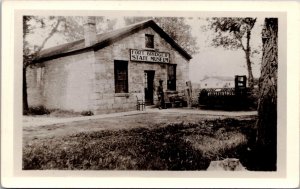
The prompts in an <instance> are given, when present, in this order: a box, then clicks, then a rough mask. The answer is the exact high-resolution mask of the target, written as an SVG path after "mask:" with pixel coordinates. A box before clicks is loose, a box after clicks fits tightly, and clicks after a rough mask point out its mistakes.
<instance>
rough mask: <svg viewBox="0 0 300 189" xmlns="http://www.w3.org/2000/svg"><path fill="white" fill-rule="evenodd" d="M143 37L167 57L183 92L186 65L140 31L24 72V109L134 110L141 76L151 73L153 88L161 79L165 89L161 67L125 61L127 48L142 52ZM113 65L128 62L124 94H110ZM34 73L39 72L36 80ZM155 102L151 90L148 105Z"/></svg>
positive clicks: (162, 42)
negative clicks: (26, 81) (25, 84)
mask: <svg viewBox="0 0 300 189" xmlns="http://www.w3.org/2000/svg"><path fill="white" fill-rule="evenodd" d="M145 34H152V35H154V45H155V46H154V49H156V50H158V51H159V52H168V53H170V63H172V64H177V68H176V78H177V81H176V87H177V91H183V90H184V89H185V82H186V81H187V80H189V75H188V71H189V64H188V60H186V59H185V58H184V57H183V56H182V55H181V54H179V53H178V52H177V51H176V50H175V49H173V48H172V47H171V45H170V44H169V43H168V42H166V41H165V40H164V39H163V38H161V37H160V36H159V34H157V33H156V32H155V31H154V30H153V29H152V28H146V29H144V30H141V31H139V32H137V33H134V34H132V35H130V36H128V37H126V38H124V39H122V40H120V41H118V42H115V43H113V44H112V45H109V46H107V47H105V48H103V49H100V50H98V51H96V52H94V51H90V52H85V53H80V54H77V55H71V56H66V57H62V58H57V59H53V60H50V61H47V62H44V63H41V64H38V66H33V67H31V68H29V69H28V71H27V78H28V101H29V106H38V105H43V106H45V107H46V108H48V109H62V110H72V111H85V110H91V111H93V112H94V113H96V114H101V113H110V112H120V111H129V110H135V109H136V100H137V97H138V98H139V99H144V96H145V94H144V83H145V81H144V71H145V70H154V71H155V76H154V89H155V90H156V88H157V86H158V85H159V80H160V79H162V80H164V83H163V84H164V86H163V87H164V90H167V65H166V64H160V63H147V62H131V61H130V58H129V49H140V50H141V49H147V48H145ZM151 50H152V49H151ZM114 60H123V61H128V87H129V92H128V93H126V94H124V93H123V94H122V93H121V94H120V93H115V81H114V79H115V78H114ZM38 70H42V71H41V73H42V76H41V77H40V81H39V80H38V79H37V78H38V73H39V71H38ZM156 102H157V95H156V91H154V103H156Z"/></svg>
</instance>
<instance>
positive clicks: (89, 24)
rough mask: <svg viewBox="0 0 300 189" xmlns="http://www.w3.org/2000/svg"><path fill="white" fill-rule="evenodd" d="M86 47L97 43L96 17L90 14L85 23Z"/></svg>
mask: <svg viewBox="0 0 300 189" xmlns="http://www.w3.org/2000/svg"><path fill="white" fill-rule="evenodd" d="M83 28H84V43H85V47H89V46H91V45H94V44H95V43H97V36H96V34H97V30H96V18H95V17H94V16H88V17H87V19H86V20H85V22H84V25H83Z"/></svg>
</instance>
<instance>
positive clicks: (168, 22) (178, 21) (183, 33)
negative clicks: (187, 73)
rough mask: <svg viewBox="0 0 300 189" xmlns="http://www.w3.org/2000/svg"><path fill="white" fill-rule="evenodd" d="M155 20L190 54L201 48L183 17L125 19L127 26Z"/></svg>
mask: <svg viewBox="0 0 300 189" xmlns="http://www.w3.org/2000/svg"><path fill="white" fill-rule="evenodd" d="M149 19H153V20H154V21H155V22H156V23H157V24H158V25H159V26H160V27H161V28H162V29H163V30H164V31H165V32H166V33H167V34H168V35H169V36H170V37H171V38H173V39H174V40H175V41H176V42H177V43H178V44H179V45H180V46H181V47H183V48H184V49H185V50H186V51H187V52H188V53H190V54H195V53H197V52H198V50H199V48H198V46H197V40H196V38H195V37H193V36H192V34H191V26H190V25H188V24H187V23H186V20H185V18H183V17H125V18H124V20H125V24H126V25H130V24H134V23H138V22H141V21H145V20H149Z"/></svg>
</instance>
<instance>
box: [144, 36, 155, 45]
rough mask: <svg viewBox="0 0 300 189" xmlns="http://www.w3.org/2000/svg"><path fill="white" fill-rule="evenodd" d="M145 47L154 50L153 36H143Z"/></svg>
mask: <svg viewBox="0 0 300 189" xmlns="http://www.w3.org/2000/svg"><path fill="white" fill-rule="evenodd" d="M145 46H146V47H147V48H154V35H149V34H146V35H145Z"/></svg>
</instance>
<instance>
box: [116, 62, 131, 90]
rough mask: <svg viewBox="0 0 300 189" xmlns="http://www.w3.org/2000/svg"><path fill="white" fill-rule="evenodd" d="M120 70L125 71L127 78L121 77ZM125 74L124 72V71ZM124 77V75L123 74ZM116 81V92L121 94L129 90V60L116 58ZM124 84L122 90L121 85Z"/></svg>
mask: <svg viewBox="0 0 300 189" xmlns="http://www.w3.org/2000/svg"><path fill="white" fill-rule="evenodd" d="M118 70H121V71H125V79H123V80H122V79H119V78H120V74H118V73H117V72H118ZM123 74H124V73H123ZM121 77H122V76H121ZM114 79H115V80H114V82H115V94H120V93H128V92H129V87H128V61H124V60H114ZM121 85H123V87H121V88H122V89H125V90H122V89H121V88H120V87H119V86H121Z"/></svg>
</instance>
